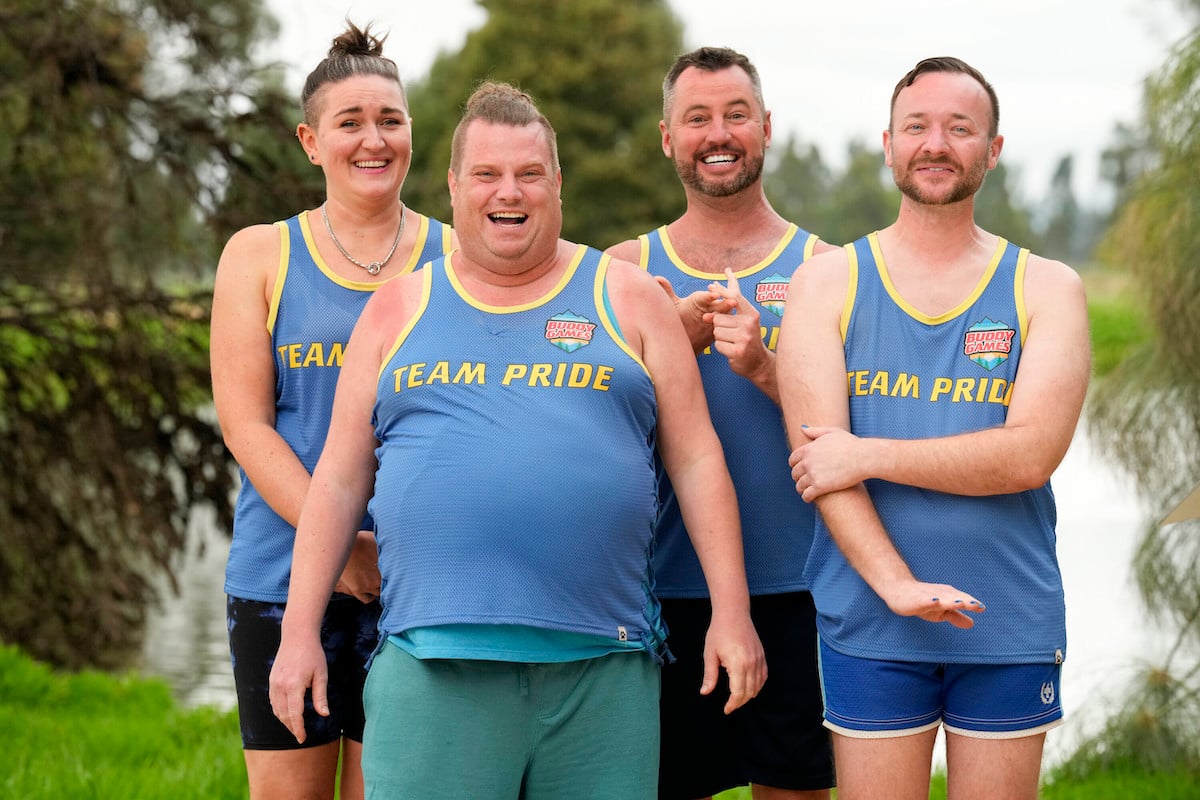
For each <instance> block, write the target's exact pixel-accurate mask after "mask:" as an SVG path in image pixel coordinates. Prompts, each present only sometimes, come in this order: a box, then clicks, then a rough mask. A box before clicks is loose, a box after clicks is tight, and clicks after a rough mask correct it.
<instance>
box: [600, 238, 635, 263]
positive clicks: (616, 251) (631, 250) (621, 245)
mask: <svg viewBox="0 0 1200 800" xmlns="http://www.w3.org/2000/svg"><path fill="white" fill-rule="evenodd" d="M604 252H606V253H608V254H609V255H610V256H612V257H613V258H617V259H621V260H622V261H628V262H630V263H631V264H637V263H638V262H639V261H640V260H641V257H642V243H641V242H640V241H639V240H637V239H626V240H625V241H623V242H618V243H617V244H614V245H613V246H612V247H610V248H608V249H607V250H605V251H604Z"/></svg>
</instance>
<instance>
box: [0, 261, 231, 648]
mask: <svg viewBox="0 0 1200 800" xmlns="http://www.w3.org/2000/svg"><path fill="white" fill-rule="evenodd" d="M203 302H206V298H204V297H187V296H171V295H165V294H161V295H152V294H149V293H145V292H142V293H138V294H126V293H122V292H120V291H118V290H116V289H112V290H110V292H109V293H107V294H106V295H104V296H93V295H89V294H87V293H85V292H83V291H80V292H78V294H77V295H76V296H74V297H69V298H68V297H65V296H57V297H48V296H45V295H42V294H34V293H33V292H31V291H29V289H28V287H15V288H14V287H12V286H9V285H6V284H5V285H0V450H2V451H3V452H4V453H5V454H6V455H5V472H7V473H8V474H9V478H8V480H7V486H6V487H5V489H4V495H3V498H4V502H3V503H0V530H4V532H5V546H4V547H3V548H0V586H3V587H4V591H3V593H2V594H0V639H3V640H4V641H8V642H19V643H21V644H22V645H23V646H24V647H25V648H26V649H27V650H28V651H29V652H30V653H32V654H33V655H35V656H36V657H37V658H39V659H43V660H46V661H49V662H51V663H54V664H61V665H68V666H76V667H78V666H83V665H97V666H107V667H115V666H120V665H121V664H123V663H124V660H125V659H126V658H127V657H128V655H129V654H130V653H133V652H137V651H138V645H139V644H140V642H141V627H142V622H143V618H144V615H145V613H146V607H147V600H148V599H149V598H150V597H151V596H152V588H151V580H150V579H151V576H152V575H154V574H155V572H156V570H162V569H167V568H169V565H170V557H171V555H172V554H173V553H174V552H175V551H176V550H177V549H178V548H179V546H180V545H181V543H182V542H183V538H184V535H185V533H186V530H187V520H188V513H189V510H190V509H191V508H192V507H193V506H194V505H196V504H198V503H200V502H208V503H211V504H214V505H217V506H218V507H223V506H225V505H227V501H226V499H225V498H226V497H227V496H228V493H229V492H230V491H231V489H232V488H233V479H232V476H231V473H230V471H229V469H228V465H227V461H226V455H225V450H224V446H223V444H222V442H221V439H220V436H219V435H218V433H217V431H216V430H215V429H214V427H213V425H212V421H211V419H209V418H208V416H207V415H205V414H203V413H201V409H202V408H204V407H205V406H206V405H207V404H208V403H209V400H208V364H207V341H208V333H207V327H206V324H205V323H206V320H207V316H206V311H205V308H204V306H203V305H201V303H203ZM16 309H20V311H19V312H17V311H16Z"/></svg>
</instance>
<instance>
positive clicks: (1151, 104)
mask: <svg viewBox="0 0 1200 800" xmlns="http://www.w3.org/2000/svg"><path fill="white" fill-rule="evenodd" d="M1196 5H1197V4H1193V6H1196ZM1143 116H1144V120H1143V123H1142V126H1141V129H1142V130H1144V131H1145V132H1146V143H1147V146H1148V149H1147V151H1146V161H1145V162H1144V163H1146V164H1147V170H1146V171H1145V172H1144V173H1143V174H1141V175H1140V176H1137V177H1135V178H1133V179H1132V180H1130V181H1129V182H1128V184H1127V187H1128V195H1127V197H1128V201H1127V202H1126V204H1125V205H1124V206H1123V207H1122V208H1121V209H1120V211H1119V212H1118V214H1117V218H1116V222H1115V223H1114V225H1113V226H1112V228H1111V229H1110V230H1109V232H1108V234H1107V236H1106V237H1105V240H1104V243H1103V245H1102V248H1103V253H1104V256H1105V261H1107V262H1108V263H1113V264H1121V265H1124V266H1125V267H1126V268H1127V269H1128V270H1129V271H1130V273H1131V274H1132V275H1133V276H1134V278H1135V279H1136V280H1135V282H1134V283H1135V285H1136V286H1137V287H1140V296H1139V298H1138V299H1139V300H1140V301H1141V302H1142V304H1143V306H1144V308H1145V311H1146V315H1147V319H1148V322H1149V326H1150V328H1151V331H1152V335H1151V339H1150V341H1149V342H1148V344H1147V345H1146V346H1145V347H1143V348H1142V349H1140V350H1139V351H1137V352H1135V353H1133V354H1132V355H1131V356H1130V357H1129V358H1127V359H1126V360H1125V361H1123V362H1122V363H1121V364H1119V365H1118V366H1117V367H1116V368H1115V369H1114V370H1113V372H1112V373H1110V374H1109V376H1108V377H1106V378H1105V379H1104V380H1103V381H1099V382H1097V383H1096V384H1095V386H1094V388H1093V392H1092V396H1091V398H1090V401H1089V406H1088V415H1087V423H1088V430H1089V433H1090V435H1091V437H1092V438H1093V440H1094V441H1095V442H1096V443H1097V444H1098V445H1099V446H1100V447H1101V448H1102V450H1103V452H1104V453H1105V454H1106V455H1107V456H1109V457H1110V458H1112V459H1114V460H1116V461H1117V462H1118V463H1120V464H1122V465H1124V466H1125V467H1126V468H1127V469H1128V470H1129V471H1130V472H1131V473H1132V474H1133V475H1134V476H1135V477H1136V479H1137V484H1138V487H1139V490H1140V493H1141V495H1142V496H1143V497H1145V498H1147V500H1148V501H1149V503H1150V505H1151V507H1152V508H1154V509H1155V511H1154V518H1155V519H1156V520H1157V519H1161V518H1162V517H1163V516H1164V515H1165V514H1166V512H1167V511H1168V510H1169V509H1170V508H1172V507H1173V506H1174V505H1175V504H1176V503H1177V502H1179V500H1180V499H1182V497H1183V496H1184V495H1185V494H1186V493H1187V492H1188V491H1189V490H1190V489H1191V488H1192V487H1194V486H1195V485H1196V483H1197V481H1200V269H1198V268H1197V266H1196V261H1195V254H1196V252H1197V248H1200V182H1198V181H1197V180H1196V164H1197V163H1200V29H1193V30H1192V31H1191V33H1189V34H1188V35H1187V36H1186V37H1184V38H1183V39H1182V40H1181V41H1180V43H1179V44H1178V45H1176V47H1175V48H1173V50H1172V51H1171V53H1170V55H1169V57H1168V59H1167V62H1166V64H1165V65H1164V66H1163V68H1162V69H1161V71H1160V72H1159V73H1157V74H1156V75H1154V76H1152V77H1151V78H1150V79H1149V80H1148V81H1147V84H1146V91H1145V97H1144V111H1143ZM1126 163H1136V160H1135V159H1130V160H1129V161H1127V162H1126ZM1127 177H1128V176H1127ZM1197 533H1200V521H1196V520H1193V521H1191V522H1183V523H1177V524H1174V525H1169V526H1162V525H1158V524H1157V523H1155V522H1150V523H1148V525H1147V528H1146V531H1145V534H1144V536H1143V538H1142V540H1141V542H1140V544H1139V547H1138V552H1137V555H1136V557H1135V573H1136V575H1137V580H1138V586H1139V589H1140V590H1141V593H1142V596H1143V598H1144V600H1145V606H1146V613H1147V614H1148V615H1149V616H1150V617H1151V618H1152V619H1156V620H1158V621H1160V622H1165V623H1166V624H1168V625H1170V626H1173V629H1174V630H1177V631H1178V639H1177V642H1176V646H1175V648H1173V649H1172V651H1171V653H1170V654H1169V656H1168V658H1167V661H1166V663H1164V664H1162V665H1157V666H1155V667H1153V668H1152V669H1150V670H1149V671H1147V673H1146V674H1145V675H1144V676H1143V682H1142V684H1141V685H1140V686H1139V687H1138V691H1136V692H1135V693H1134V694H1133V695H1132V696H1131V698H1130V700H1129V703H1128V705H1127V707H1126V708H1125V709H1124V710H1123V712H1122V714H1121V715H1119V717H1118V718H1117V719H1116V720H1114V722H1113V723H1112V725H1111V726H1110V730H1109V731H1107V732H1106V735H1105V737H1104V738H1102V739H1100V740H1098V741H1097V742H1092V743H1089V745H1088V747H1085V749H1084V751H1083V753H1082V756H1081V758H1083V759H1085V760H1086V761H1087V762H1089V763H1096V762H1099V763H1101V764H1111V763H1114V762H1118V763H1119V762H1122V761H1124V762H1128V763H1135V764H1136V763H1144V764H1151V765H1153V766H1156V767H1162V768H1165V769H1187V770H1190V771H1192V772H1193V773H1196V772H1200V664H1198V663H1197V661H1196V659H1195V651H1196V649H1197V648H1198V647H1200V536H1197Z"/></svg>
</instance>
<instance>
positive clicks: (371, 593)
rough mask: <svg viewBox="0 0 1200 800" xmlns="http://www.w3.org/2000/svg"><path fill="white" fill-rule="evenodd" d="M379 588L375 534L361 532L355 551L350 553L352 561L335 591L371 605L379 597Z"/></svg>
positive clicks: (377, 552) (355, 540) (347, 563)
mask: <svg viewBox="0 0 1200 800" xmlns="http://www.w3.org/2000/svg"><path fill="white" fill-rule="evenodd" d="M379 586H380V576H379V550H378V548H377V547H376V546H375V534H374V533H372V532H371V531H359V532H358V536H357V537H356V538H355V539H354V549H353V550H351V551H350V560H349V561H348V562H346V568H345V569H344V570H342V575H341V577H340V578H338V582H337V585H336V586H335V587H334V588H333V590H334V591H335V592H341V593H343V594H350V595H354V596H355V597H357V598H358V599H359V600H360V601H361V602H363V603H370V602H373V601H374V600H375V599H376V598H377V597H379Z"/></svg>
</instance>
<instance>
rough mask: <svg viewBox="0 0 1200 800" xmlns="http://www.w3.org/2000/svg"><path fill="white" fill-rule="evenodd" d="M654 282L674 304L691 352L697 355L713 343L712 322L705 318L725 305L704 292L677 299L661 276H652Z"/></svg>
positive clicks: (673, 290)
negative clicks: (690, 345) (690, 346)
mask: <svg viewBox="0 0 1200 800" xmlns="http://www.w3.org/2000/svg"><path fill="white" fill-rule="evenodd" d="M654 280H655V281H657V282H658V285H659V286H661V287H662V290H663V291H664V292H666V293H667V297H669V298H671V302H672V303H674V304H675V311H676V312H677V313H678V314H679V321H680V322H682V323H683V329H684V330H685V331H687V336H688V341H689V342H691V343H692V352H693V353H696V354H697V355H699V354H700V353H701V352H703V351H704V348H706V347H708V346H709V345H710V344H712V343H713V331H712V321H711V319H706V317H708V316H709V315H710V314H711V313H712V312H713V311H719V310H722V309H724V308H726V307H727V304H726V303H725V301H724V300H723V299H722V298H720V297H718V296H717V295H714V294H713V293H712V292H706V291H699V292H692V293H691V294H689V295H688V296H687V297H679V296H678V295H676V294H675V288H674V287H673V286H671V282H670V281H669V280H667V279H666V278H664V277H663V276H661V275H656V276H654Z"/></svg>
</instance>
